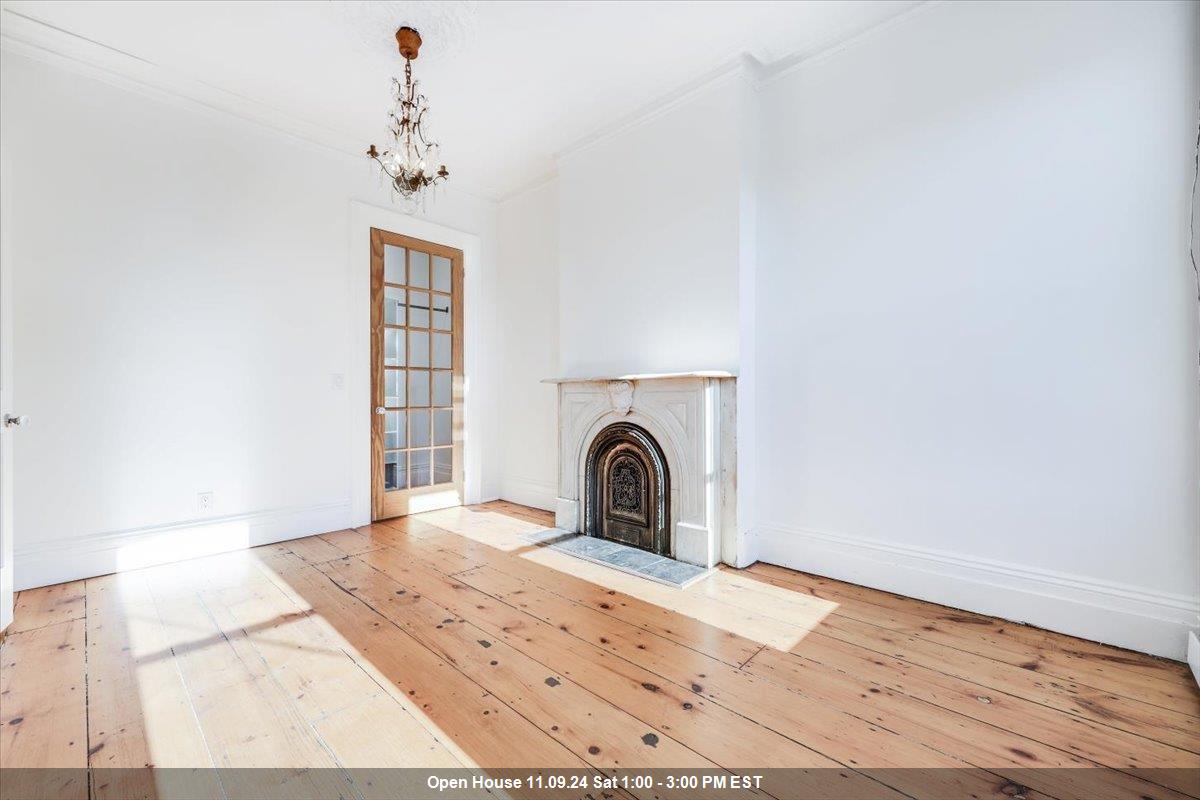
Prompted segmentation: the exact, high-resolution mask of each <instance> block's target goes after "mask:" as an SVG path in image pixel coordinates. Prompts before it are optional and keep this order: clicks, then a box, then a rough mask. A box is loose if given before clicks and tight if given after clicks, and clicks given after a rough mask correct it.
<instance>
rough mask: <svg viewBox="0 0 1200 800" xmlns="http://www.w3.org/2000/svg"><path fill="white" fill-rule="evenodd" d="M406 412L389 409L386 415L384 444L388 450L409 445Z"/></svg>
mask: <svg viewBox="0 0 1200 800" xmlns="http://www.w3.org/2000/svg"><path fill="white" fill-rule="evenodd" d="M404 417H405V412H403V411H389V412H387V414H385V415H384V422H383V446H384V448H385V449H387V450H395V449H396V448H398V447H404V446H406V445H407V439H408V435H407V434H408V431H407V430H406V428H405V419H404Z"/></svg>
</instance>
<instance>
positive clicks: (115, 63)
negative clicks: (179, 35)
mask: <svg viewBox="0 0 1200 800" xmlns="http://www.w3.org/2000/svg"><path fill="white" fill-rule="evenodd" d="M944 2H945V0H926V1H925V2H923V3H921V4H919V5H917V6H914V7H913V8H911V9H908V10H907V11H904V12H902V13H900V14H897V15H896V16H894V17H891V18H890V19H887V20H885V21H883V22H880V23H878V24H875V25H873V26H871V27H869V28H867V29H865V30H863V31H860V32H859V33H857V34H855V35H853V36H851V37H849V38H845V39H840V38H837V37H833V38H831V39H829V40H828V41H826V42H825V43H823V44H822V45H819V46H818V47H817V48H816V50H815V52H808V53H798V54H794V55H792V56H786V57H783V58H780V59H776V60H774V61H772V62H770V63H765V62H763V61H761V60H760V58H759V57H758V54H754V53H742V54H740V55H738V56H736V57H734V58H731V59H729V60H728V61H726V62H725V63H723V64H721V65H719V66H717V67H716V68H714V69H712V70H710V71H709V72H707V73H705V74H703V75H700V76H698V77H697V78H696V79H694V80H692V81H689V82H687V83H685V84H683V85H681V86H678V87H676V88H675V89H673V90H671V91H669V92H666V93H665V94H662V95H660V96H659V97H657V98H656V99H655V100H653V101H651V102H649V103H647V104H645V105H643V106H641V107H639V108H637V109H634V110H633V111H632V112H630V113H629V114H626V115H624V116H622V117H620V118H618V119H616V120H615V121H613V122H611V123H609V124H606V125H602V126H600V127H599V128H597V129H595V130H593V131H592V132H591V133H589V134H587V135H585V136H582V137H579V138H578V139H575V140H574V141H572V142H570V143H569V144H567V145H566V146H565V147H563V148H561V149H560V150H558V151H557V152H555V153H554V154H553V156H552V160H553V161H554V163H555V168H554V169H552V170H550V171H549V172H547V173H543V174H541V175H539V176H538V177H536V178H534V179H532V180H530V181H528V182H526V183H524V184H522V185H518V186H516V187H514V188H513V189H511V190H508V191H505V190H503V189H485V188H482V187H479V186H471V185H470V184H467V185H464V184H463V183H462V181H461V177H460V178H459V179H457V180H456V182H455V186H454V190H455V191H456V192H462V193H463V194H466V195H469V196H472V197H475V198H477V199H479V200H484V201H488V202H492V203H504V202H507V201H508V200H512V199H514V198H516V197H519V196H521V195H523V194H525V193H526V192H530V191H533V190H536V189H537V188H539V187H541V186H543V185H544V184H546V183H548V182H550V181H552V180H554V178H555V177H557V174H558V169H557V165H558V164H560V163H562V162H563V161H565V160H569V159H570V158H572V157H573V156H575V155H577V154H579V153H582V152H584V151H586V150H588V149H590V148H591V147H594V146H595V145H598V144H600V143H601V142H604V141H607V140H609V139H611V138H613V137H616V136H619V135H621V134H623V133H626V132H628V131H630V130H633V129H636V128H637V127H639V126H641V125H645V124H647V123H649V122H651V121H653V120H654V119H656V118H658V117H659V116H661V115H664V114H667V113H669V112H670V111H671V110H673V109H675V108H677V107H678V106H680V105H683V104H684V103H687V102H688V101H690V100H692V99H693V98H695V97H696V96H698V95H700V94H702V93H704V92H705V91H710V90H712V89H715V88H717V87H719V86H721V85H723V84H724V83H725V82H728V81H735V80H742V81H745V85H746V87H747V88H748V89H749V90H751V91H755V92H757V91H758V90H759V89H760V88H763V87H765V86H767V85H770V84H772V83H774V82H775V81H777V80H780V79H781V78H783V77H785V76H786V75H789V74H791V73H793V72H794V71H796V70H799V69H801V68H804V67H809V66H813V65H816V64H819V63H821V62H823V61H825V60H827V59H828V58H830V57H832V56H834V55H836V54H837V53H840V52H842V51H844V50H846V49H848V48H852V47H855V46H858V45H859V44H861V43H863V42H865V41H868V40H869V39H871V38H873V37H874V36H875V35H877V34H879V33H881V32H883V31H885V30H888V29H890V28H892V27H894V26H896V25H899V24H902V23H904V22H906V21H908V20H910V19H912V18H914V17H916V16H917V15H919V14H922V13H925V12H926V11H928V10H929V9H931V8H936V7H937V6H940V5H942V4H943V3H944ZM0 48H2V49H3V50H6V51H9V52H13V53H16V54H18V55H22V56H25V57H28V58H32V59H35V60H37V61H41V62H43V63H47V64H50V65H51V66H56V67H59V68H61V69H65V70H67V71H70V72H74V73H75V74H79V75H83V76H85V77H89V78H93V79H96V80H100V81H102V82H105V83H108V84H110V85H113V86H116V87H118V88H122V89H125V90H127V91H132V92H135V93H138V94H141V95H143V96H145V97H149V98H151V99H154V100H157V101H159V102H164V103H169V104H173V105H176V106H183V107H186V108H190V109H192V110H200V111H204V112H207V113H215V114H219V115H225V116H232V117H234V118H237V119H240V120H242V121H244V122H249V123H252V124H255V125H258V126H260V127H263V128H267V129H270V130H272V131H274V132H277V133H281V134H283V135H285V136H288V137H289V138H291V139H293V140H295V141H297V142H301V143H304V144H307V145H312V146H316V147H318V148H321V149H323V150H326V151H330V152H333V153H336V154H338V155H340V156H344V157H346V158H353V159H355V160H358V159H359V158H360V157H361V155H362V147H361V142H359V141H357V138H356V137H355V136H353V135H352V134H350V133H348V132H346V131H341V130H337V129H335V128H330V127H328V126H325V125H322V124H319V123H314V122H312V121H309V120H305V119H301V118H298V117H295V116H293V115H291V114H289V113H287V112H285V111H282V110H281V109H278V108H274V107H273V106H271V105H270V104H268V103H266V102H264V101H261V100H257V99H254V98H250V97H246V96H244V95H240V94H238V93H236V92H231V91H228V90H226V89H222V88H220V87H217V86H214V85H212V84H208V83H205V82H204V81H201V80H198V79H196V78H193V77H191V76H188V75H185V74H183V73H180V72H178V71H176V70H172V69H170V68H168V67H164V66H162V65H161V64H157V63H155V62H153V61H149V60H147V59H144V58H141V57H139V56H136V55H134V54H132V53H128V52H125V51H123V50H119V49H117V48H114V47H110V46H108V45H106V44H103V43H102V42H98V41H95V40H92V39H88V38H86V37H83V36H79V35H78V34H75V33H72V32H70V31H68V30H65V29H62V28H58V27H55V26H53V25H50V24H48V23H45V22H42V21H41V20H38V19H35V18H33V17H30V16H27V15H24V14H21V13H18V12H16V11H13V10H11V9H8V8H3V9H2V10H0Z"/></svg>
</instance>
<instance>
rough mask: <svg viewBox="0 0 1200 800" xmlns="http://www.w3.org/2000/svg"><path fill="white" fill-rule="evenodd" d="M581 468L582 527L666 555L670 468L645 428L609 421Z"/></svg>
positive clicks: (669, 552)
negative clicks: (582, 474)
mask: <svg viewBox="0 0 1200 800" xmlns="http://www.w3.org/2000/svg"><path fill="white" fill-rule="evenodd" d="M584 470H585V471H584V484H585V490H584V520H585V523H584V533H586V534H587V535H589V536H595V537H597V538H600V539H608V540H610V541H614V542H620V543H621V544H627V545H630V546H631V547H638V548H641V549H642V550H649V551H650V552H652V553H658V554H659V555H662V556H670V555H671V525H670V519H671V516H670V509H669V508H668V506H667V498H669V497H670V496H671V483H670V481H671V478H670V472H669V471H668V469H667V459H666V456H664V455H663V452H662V448H661V447H659V446H658V442H656V441H654V437H653V436H651V435H650V434H649V432H647V431H646V430H645V429H644V428H641V427H639V426H637V425H633V424H631V423H628V422H615V423H613V424H612V425H609V426H608V427H607V428H605V429H604V430H602V431H600V433H599V434H598V435H597V436H596V438H595V439H593V440H592V444H591V447H589V448H588V454H587V462H586V465H585V467H584Z"/></svg>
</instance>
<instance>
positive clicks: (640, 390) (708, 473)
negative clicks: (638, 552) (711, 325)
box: [544, 370, 737, 567]
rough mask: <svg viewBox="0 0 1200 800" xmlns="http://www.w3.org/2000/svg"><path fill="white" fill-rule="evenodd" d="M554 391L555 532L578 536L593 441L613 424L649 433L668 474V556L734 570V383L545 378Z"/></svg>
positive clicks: (707, 377) (694, 376)
mask: <svg viewBox="0 0 1200 800" xmlns="http://www.w3.org/2000/svg"><path fill="white" fill-rule="evenodd" d="M544 382H545V383H553V384H557V386H558V498H557V502H556V507H555V525H556V526H557V527H559V528H562V529H563V530H566V531H572V532H581V533H582V532H583V531H582V524H583V519H584V514H583V508H582V500H581V494H582V491H583V487H584V485H585V477H584V469H585V460H586V456H587V452H588V448H589V446H590V445H591V443H592V441H593V440H594V439H595V438H596V436H597V435H598V434H599V433H600V431H602V430H604V429H605V428H606V427H608V426H609V425H611V424H613V423H615V422H630V423H633V424H635V425H639V426H641V427H642V428H644V429H645V430H646V431H648V432H649V433H650V435H651V436H653V437H654V439H655V441H657V442H658V445H659V447H661V448H662V450H663V454H664V455H665V457H666V461H667V468H668V470H669V472H670V476H671V477H670V484H671V497H670V510H671V556H672V557H673V558H676V559H678V560H679V561H684V562H686V563H689V564H695V565H697V566H701V567H712V566H714V565H716V564H717V563H718V562H720V561H723V560H724V561H727V562H730V563H732V559H731V558H730V557H729V556H728V555H726V556H725V557H724V558H723V555H722V554H729V553H735V552H736V535H737V530H736V528H737V524H736V520H737V455H736V439H735V431H736V419H737V417H736V414H737V410H736V407H737V385H736V383H737V378H736V376H735V375H733V374H732V373H729V372H723V371H715V370H712V371H695V372H678V373H664V374H651V375H620V376H610V377H604V376H599V377H584V378H570V377H568V378H548V379H547V380H546V381H544Z"/></svg>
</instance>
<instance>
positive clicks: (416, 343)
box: [408, 331, 429, 367]
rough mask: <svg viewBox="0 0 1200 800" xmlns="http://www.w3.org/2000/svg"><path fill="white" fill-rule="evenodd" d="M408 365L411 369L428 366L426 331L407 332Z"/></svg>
mask: <svg viewBox="0 0 1200 800" xmlns="http://www.w3.org/2000/svg"><path fill="white" fill-rule="evenodd" d="M408 363H409V366H413V367H428V366H429V334H428V333H427V332H426V331H409V332H408Z"/></svg>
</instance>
